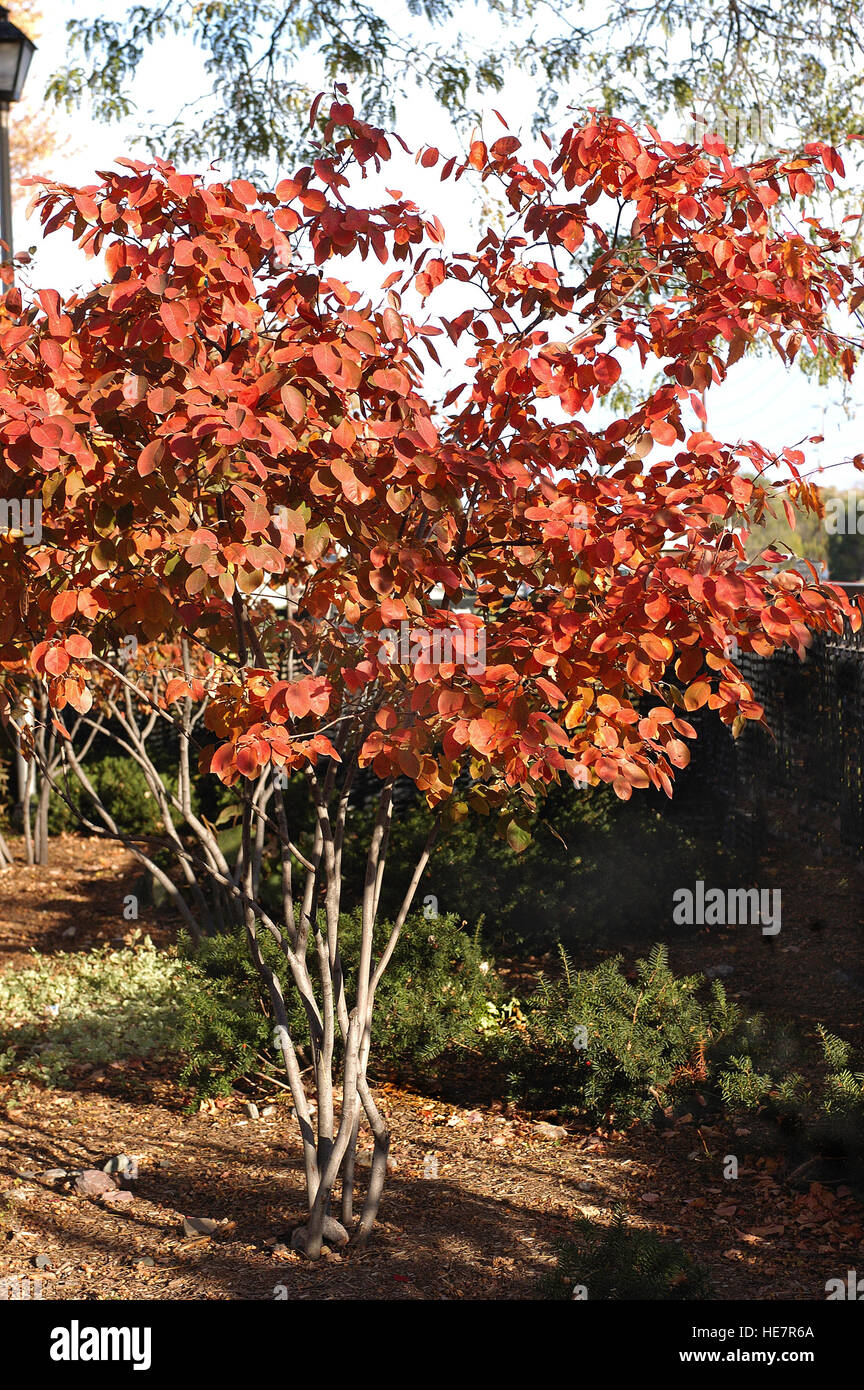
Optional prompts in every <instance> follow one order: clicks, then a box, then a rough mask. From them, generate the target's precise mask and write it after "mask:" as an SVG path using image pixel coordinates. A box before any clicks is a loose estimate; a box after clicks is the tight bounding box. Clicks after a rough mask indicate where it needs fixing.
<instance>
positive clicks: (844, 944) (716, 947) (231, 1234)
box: [0, 837, 864, 1301]
mask: <svg viewBox="0 0 864 1390" xmlns="http://www.w3.org/2000/svg"><path fill="white" fill-rule="evenodd" d="M847 867H848V866H847ZM793 871H794V872H797V873H798V874H799V875H800V878H801V885H799V888H798V889H797V890H796V892H794V893H793V892H788V893H787V883H788V882H789V881H790V880H789V875H790V874H791V873H792V872H793ZM766 872H767V871H766ZM852 872H853V871H849V872H848V873H847V872H846V871H845V870H843V871H841V870H839V869H838V867H837V865H836V864H830V865H814V866H809V867H808V866H807V865H806V864H804V863H800V864H796V865H794V866H793V867H792V868H789V867H787V868H784V870H783V875H782V877H783V888H784V919H783V930H782V932H781V934H780V938H779V939H777V938H774V939H772V938H763V937H760V936H758V935H756V930H755V929H753V928H741V929H738V931H737V932H734V931H733V932H732V933H728V934H726V936H724V937H716V936H715V937H712V938H711V941H710V943H708V944H707V945H706V942H705V941H704V940H703V941H700V940H698V939H694V940H693V941H690V942H686V941H682V942H680V943H677V944H673V947H672V950H671V956H672V964H673V966H674V967H675V968H676V969H679V970H681V969H687V970H690V969H692V970H694V971H697V970H705V969H706V967H707V966H709V965H710V964H711V963H712V961H714V962H715V963H726V964H727V965H728V964H731V965H732V972H731V973H729V974H728V975H727V977H726V983H727V986H728V987H729V989H730V993H732V994H736V993H737V994H739V995H740V996H741V997H742V999H745V1002H746V1003H747V1004H748V1005H750V1004H752V1005H753V1006H754V1007H760V1008H772V1009H773V1008H775V1007H776V1008H777V1009H778V1010H779V1011H781V1012H783V1013H785V1014H787V1015H788V1014H789V1013H795V1014H797V1015H799V1016H800V1017H802V1018H804V1019H811V1018H812V1020H814V1021H815V1020H816V1019H822V1020H825V1021H826V1022H828V1023H829V1026H832V1027H834V1028H835V1029H836V1031H838V1032H842V1033H843V1034H844V1036H849V1037H850V1039H851V1038H853V1037H854V1036H855V1032H856V1030H859V1032H858V1037H859V1039H860V1027H861V1017H860V1015H861V1009H860V1003H861V990H860V989H859V987H858V984H857V983H856V982H857V980H858V978H859V976H858V972H859V971H860V969H861V966H860V940H861V921H860V888H859V886H858V885H859V882H860V880H859V879H858V878H857V877H850V874H851V873H852ZM844 874H845V877H846V880H847V881H846V883H845V884H844V883H842V881H841V880H842V879H843V878H844ZM136 876H137V870H136V867H135V865H134V863H133V861H132V860H131V859H130V857H129V856H128V855H127V854H126V853H125V851H123V850H120V849H118V848H116V847H113V846H110V845H107V844H103V843H101V842H100V843H98V844H93V843H92V842H90V843H88V842H82V841H80V840H77V839H74V838H72V837H64V838H61V839H60V840H58V841H56V842H54V844H53V845H52V857H51V867H50V868H49V869H47V870H46V869H28V868H26V867H24V866H23V865H19V864H16V865H15V866H13V868H11V869H9V870H7V871H5V872H4V873H3V874H2V875H0V942H2V945H0V952H2V954H0V969H15V968H19V967H20V966H21V965H23V964H24V963H26V960H27V956H28V952H29V951H30V950H31V949H33V948H36V949H39V950H40V951H48V950H58V949H59V950H70V949H71V950H80V949H85V950H86V949H88V948H89V947H90V946H92V945H95V944H99V943H101V942H104V941H119V940H120V939H122V938H124V936H126V935H127V934H128V932H129V931H130V927H131V924H127V923H124V921H123V918H122V901H123V897H124V896H125V894H126V893H128V892H130V891H134V888H131V887H130V881H131V880H133V879H134V878H135V877H136ZM805 887H806V891H807V893H809V895H810V906H809V907H808V906H807V905H806V903H805V902H804V898H803V893H804V889H805ZM832 894H833V895H834V896H833V897H832ZM787 898H788V902H789V907H788V916H787ZM793 904H795V906H794V907H793ZM815 904H818V912H817V911H816V907H815V906H814V905H815ZM817 919H818V921H819V922H821V923H822V925H821V926H818V927H815V928H814V927H813V925H812V923H813V921H814V920H817ZM134 925H135V926H137V927H139V928H142V927H143V928H144V929H145V930H147V931H149V932H150V934H151V936H153V937H154V939H155V940H160V939H162V940H164V939H167V938H168V937H169V935H170V930H169V927H170V924H168V925H166V924H165V922H164V921H162V922H160V921H159V920H157V919H156V918H155V917H153V919H152V920H150V921H148V920H147V915H146V912H145V913H144V914H142V920H139V921H138V922H137V923H136V924H134ZM70 928H74V932H70ZM748 933H749V934H748ZM769 942H771V943H772V944H770V945H769V944H768V943H769ZM781 943H782V944H781ZM712 953H713V954H712ZM838 972H839V973H838ZM781 1006H782V1008H781ZM133 1072H134V1069H133ZM131 1079H132V1080H133V1081H134V1083H135V1084H136V1085H137V1086H138V1087H139V1088H140V1091H141V1094H140V1096H137V1097H136V1096H133V1095H130V1093H129V1082H130V1076H129V1074H128V1073H123V1074H121V1071H120V1070H119V1069H118V1070H115V1071H112V1069H111V1068H110V1067H109V1068H108V1069H106V1071H105V1072H104V1073H101V1074H97V1076H96V1077H95V1078H93V1077H91V1078H88V1079H87V1080H86V1081H84V1082H82V1085H81V1087H80V1089H78V1090H77V1091H75V1092H70V1091H59V1090H47V1089H40V1088H39V1087H36V1086H30V1087H28V1088H26V1089H25V1090H23V1091H22V1090H21V1089H20V1087H16V1086H15V1085H14V1084H12V1083H7V1084H5V1085H3V1084H0V1145H2V1149H0V1277H3V1276H7V1275H13V1276H18V1277H28V1278H31V1279H32V1278H34V1277H41V1278H42V1280H43V1289H44V1295H45V1297H47V1298H54V1299H76V1298H83V1299H138V1298H145V1299H180V1300H184V1299H187V1300H204V1299H269V1298H273V1297H274V1296H275V1294H274V1291H275V1290H276V1289H277V1288H278V1287H280V1286H281V1288H282V1289H283V1290H284V1291H285V1293H286V1294H287V1297H288V1298H291V1299H320V1298H325V1299H351V1298H360V1299H457V1298H459V1299H466V1298H468V1299H496V1300H498V1299H504V1300H507V1299H524V1298H530V1297H534V1296H536V1295H537V1292H538V1285H539V1284H540V1281H541V1279H542V1278H543V1276H544V1275H548V1274H549V1273H550V1271H552V1270H553V1269H554V1251H555V1243H556V1241H557V1240H558V1239H560V1238H562V1237H566V1236H567V1234H568V1230H569V1229H570V1227H571V1223H572V1221H573V1219H574V1217H576V1216H577V1215H580V1214H582V1215H586V1216H588V1217H590V1218H592V1219H598V1220H605V1219H607V1218H608V1214H609V1211H610V1208H611V1207H612V1205H613V1204H614V1203H621V1204H622V1205H623V1206H624V1208H625V1209H626V1211H627V1212H628V1215H629V1217H630V1219H631V1221H632V1222H633V1223H634V1224H635V1225H639V1226H644V1227H647V1228H650V1229H652V1230H654V1231H655V1232H657V1233H658V1234H660V1235H662V1236H664V1237H666V1238H668V1239H672V1240H677V1241H680V1242H681V1244H682V1246H683V1247H684V1248H685V1249H686V1250H687V1252H688V1253H689V1254H690V1255H691V1256H692V1257H693V1258H694V1259H695V1260H697V1262H698V1263H699V1264H701V1265H702V1266H703V1267H704V1268H705V1269H706V1271H707V1273H708V1276H709V1278H710V1280H711V1284H712V1286H713V1296H714V1297H715V1298H717V1299H721V1300H722V1299H734V1298H747V1299H755V1300H769V1301H771V1300H778V1299H796V1300H811V1299H817V1300H821V1299H823V1298H824V1296H825V1281H826V1280H827V1279H829V1278H834V1277H837V1276H838V1275H839V1276H842V1277H845V1274H846V1271H847V1270H848V1269H854V1268H856V1266H858V1267H860V1261H861V1260H862V1259H864V1209H862V1207H861V1205H860V1204H859V1202H858V1200H857V1198H856V1195H855V1194H854V1193H853V1191H852V1190H850V1188H849V1187H848V1186H845V1185H844V1183H843V1181H842V1180H841V1181H837V1180H832V1179H831V1178H830V1177H827V1178H826V1177H825V1176H824V1174H820V1177H821V1181H819V1182H811V1183H809V1184H808V1183H807V1182H806V1181H800V1180H799V1181H795V1182H789V1181H788V1177H789V1169H790V1167H791V1166H792V1160H791V1159H788V1158H784V1157H783V1156H780V1155H776V1154H771V1153H767V1152H766V1151H765V1150H764V1149H760V1148H759V1147H758V1146H753V1145H752V1144H751V1139H752V1136H751V1135H750V1134H749V1133H748V1131H747V1129H746V1128H744V1127H740V1128H739V1129H737V1130H736V1129H735V1128H734V1127H733V1126H732V1124H731V1123H729V1124H727V1123H726V1122H725V1119H724V1121H723V1122H722V1123H719V1122H717V1121H716V1119H715V1120H714V1121H713V1122H712V1123H706V1121H705V1117H704V1116H700V1115H699V1114H693V1115H689V1116H683V1117H681V1118H679V1119H678V1120H675V1121H672V1120H671V1119H670V1120H668V1121H667V1122H666V1123H665V1125H662V1124H661V1127H660V1128H654V1127H651V1126H635V1127H633V1128H631V1129H629V1130H628V1131H626V1132H623V1133H621V1132H612V1133H607V1132H602V1131H597V1130H593V1131H592V1130H590V1129H588V1128H585V1127H579V1126H578V1125H568V1126H567V1127H566V1129H565V1132H564V1134H563V1137H557V1138H550V1137H548V1135H546V1134H544V1133H542V1132H539V1131H538V1130H537V1128H536V1125H537V1123H538V1118H539V1117H538V1116H536V1115H527V1114H522V1113H520V1112H518V1111H515V1110H513V1109H512V1108H507V1107H505V1106H503V1105H501V1104H492V1105H484V1106H483V1107H480V1108H470V1107H469V1106H468V1105H467V1104H465V1105H453V1104H451V1103H444V1102H442V1101H441V1100H438V1099H435V1098H434V1097H433V1098H430V1097H428V1096H421V1095H416V1094H413V1093H412V1092H410V1091H408V1090H405V1089H400V1088H397V1087H396V1086H393V1085H385V1086H381V1087H378V1088H377V1090H378V1094H379V1097H380V1101H381V1105H382V1108H383V1109H384V1111H385V1113H386V1114H387V1116H388V1118H389V1121H390V1124H391V1128H392V1131H393V1135H394V1142H393V1149H392V1153H393V1157H394V1160H395V1162H394V1168H393V1172H392V1173H391V1175H390V1179H389V1184H388V1189H387V1192H386V1194H385V1200H384V1204H383V1207H382V1219H381V1222H380V1225H379V1227H378V1229H377V1232H376V1234H375V1237H374V1239H373V1241H372V1242H371V1243H370V1245H369V1247H368V1248H367V1249H366V1250H365V1251H353V1250H351V1249H348V1250H346V1251H341V1252H331V1253H330V1254H329V1256H328V1258H326V1259H325V1260H322V1261H320V1262H319V1263H318V1264H315V1265H311V1264H309V1263H307V1262H306V1261H305V1260H304V1259H303V1258H302V1257H301V1256H300V1255H298V1254H295V1253H292V1252H291V1251H290V1249H286V1248H285V1247H288V1246H290V1233H291V1231H292V1229H293V1227H294V1226H296V1225H298V1224H300V1223H301V1221H302V1215H303V1204H302V1181H301V1179H302V1174H301V1168H300V1149H299V1143H298V1139H297V1134H296V1128H295V1126H294V1124H293V1120H292V1108H291V1105H290V1102H289V1101H288V1100H287V1099H286V1098H285V1097H284V1096H282V1095H277V1096H272V1097H261V1098H260V1099H259V1100H258V1105H259V1108H263V1107H264V1105H265V1102H266V1101H269V1102H270V1103H271V1104H272V1106H273V1110H272V1113H270V1114H268V1115H265V1116H262V1117H261V1118H259V1119H253V1118H249V1117H248V1116H247V1114H246V1113H245V1110H244V1107H243V1103H242V1101H241V1099H240V1098H237V1099H231V1100H229V1101H227V1102H226V1103H225V1104H220V1103H210V1105H209V1107H208V1108H207V1109H204V1110H202V1111H200V1112H199V1113H196V1114H189V1113H186V1112H185V1111H184V1108H183V1098H182V1097H180V1096H179V1095H178V1094H177V1093H176V1091H175V1089H174V1087H173V1086H172V1084H171V1078H170V1077H166V1076H165V1075H164V1074H159V1073H157V1074H154V1075H153V1076H148V1075H146V1069H143V1071H142V1072H140V1073H137V1074H134V1075H133V1076H132V1078H131ZM550 1118H552V1119H554V1118H555V1117H554V1116H553V1117H549V1116H547V1117H546V1119H547V1120H548V1119H550ZM121 1152H122V1153H127V1154H129V1155H130V1156H132V1157H134V1158H136V1159H137V1161H138V1164H139V1178H138V1181H137V1182H136V1183H134V1184H133V1185H132V1187H131V1188H130V1189H129V1191H130V1193H131V1197H130V1198H128V1199H127V1198H125V1197H124V1198H121V1201H120V1202H119V1203H118V1202H117V1201H113V1202H112V1201H111V1199H110V1194H109V1199H108V1200H105V1199H94V1198H89V1197H84V1196H78V1195H75V1194H74V1192H73V1191H72V1189H71V1187H70V1184H69V1183H68V1181H67V1180H65V1179H62V1178H61V1179H54V1180H51V1179H49V1178H47V1177H46V1176H45V1174H46V1172H47V1171H48V1170H51V1169H66V1170H70V1171H71V1170H74V1169H81V1168H86V1167H90V1166H101V1164H102V1163H103V1162H104V1161H105V1159H107V1158H108V1157H110V1156H111V1155H112V1154H118V1153H121ZM728 1154H736V1155H738V1156H739V1162H740V1169H739V1177H738V1179H737V1181H735V1182H730V1181H724V1178H723V1159H724V1156H725V1155H728ZM430 1156H435V1157H437V1176H435V1177H428V1176H424V1173H426V1172H428V1171H429V1160H430ZM361 1171H362V1170H361ZM361 1195H362V1185H361ZM121 1203H122V1204H121ZM184 1216H187V1217H190V1216H197V1217H210V1218H213V1219H215V1220H217V1221H219V1222H220V1225H219V1226H218V1228H217V1230H216V1232H215V1233H214V1235H213V1236H212V1237H210V1238H204V1239H190V1238H187V1237H184V1235H183V1233H182V1219H183V1217H184ZM40 1257H43V1258H42V1259H41V1261H40V1263H41V1264H43V1265H44V1264H45V1259H46V1258H47V1261H48V1266H49V1267H47V1268H41V1269H37V1260H39V1259H40Z"/></svg>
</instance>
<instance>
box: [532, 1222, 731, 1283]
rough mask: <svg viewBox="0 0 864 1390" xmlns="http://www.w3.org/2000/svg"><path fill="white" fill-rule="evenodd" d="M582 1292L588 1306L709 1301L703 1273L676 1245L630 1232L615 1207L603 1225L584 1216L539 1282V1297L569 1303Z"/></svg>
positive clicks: (643, 1234) (655, 1237) (560, 1246)
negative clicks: (555, 1263)
mask: <svg viewBox="0 0 864 1390" xmlns="http://www.w3.org/2000/svg"><path fill="white" fill-rule="evenodd" d="M581 1288H584V1289H585V1291H586V1292H585V1294H583V1295H582V1297H585V1296H586V1295H587V1299H588V1301H589V1302H592V1301H594V1302H596V1301H597V1300H610V1301H616V1302H617V1301H621V1300H625V1299H632V1300H637V1299H638V1300H643V1299H649V1300H659V1299H668V1300H675V1301H680V1300H685V1299H704V1298H707V1297H709V1296H710V1295H709V1286H708V1281H707V1278H706V1275H705V1273H704V1272H703V1271H702V1270H701V1269H699V1268H698V1267H697V1266H696V1265H694V1264H693V1263H692V1262H691V1260H690V1259H689V1258H688V1256H687V1255H686V1254H685V1253H684V1251H683V1250H682V1249H681V1247H680V1246H678V1245H675V1244H673V1242H672V1241H668V1240H661V1239H660V1237H659V1236H656V1235H655V1234H654V1233H653V1231H643V1230H636V1229H634V1228H632V1227H631V1226H629V1225H628V1224H627V1219H626V1217H625V1215H624V1212H623V1210H622V1209H621V1208H620V1207H616V1208H614V1209H613V1215H612V1221H611V1223H610V1224H609V1225H608V1226H606V1225H601V1224H600V1223H598V1222H596V1221H590V1220H589V1219H588V1218H587V1217H583V1218H582V1219H581V1220H579V1221H577V1222H576V1226H575V1235H574V1238H573V1239H572V1240H567V1241H562V1242H561V1243H560V1244H559V1247H558V1272H557V1275H556V1276H553V1277H552V1278H548V1277H547V1279H546V1280H544V1284H543V1292H544V1294H545V1296H546V1297H547V1298H553V1299H565V1298H567V1299H572V1298H573V1297H574V1290H575V1289H581Z"/></svg>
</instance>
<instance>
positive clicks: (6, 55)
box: [0, 39, 29, 101]
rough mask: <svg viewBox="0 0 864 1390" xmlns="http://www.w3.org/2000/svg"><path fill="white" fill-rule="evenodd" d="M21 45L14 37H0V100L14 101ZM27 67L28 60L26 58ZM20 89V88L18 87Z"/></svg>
mask: <svg viewBox="0 0 864 1390" xmlns="http://www.w3.org/2000/svg"><path fill="white" fill-rule="evenodd" d="M20 56H21V45H20V44H19V43H16V42H15V40H14V39H0V101H15V100H16V99H17V98H16V96H15V89H16V87H17V86H18V83H17V80H16V79H17V77H18V60H19V58H20ZM27 65H28V67H29V60H28V64H27ZM19 90H20V89H19Z"/></svg>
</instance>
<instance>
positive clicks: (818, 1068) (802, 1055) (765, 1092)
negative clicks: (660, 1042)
mask: <svg viewBox="0 0 864 1390" xmlns="http://www.w3.org/2000/svg"><path fill="white" fill-rule="evenodd" d="M818 1033H819V1053H818V1056H817V1057H816V1058H815V1059H814V1058H813V1057H812V1056H811V1057H809V1058H808V1057H807V1054H806V1049H805V1047H804V1045H803V1043H802V1042H801V1041H800V1040H795V1042H794V1044H793V1042H792V1038H793V1036H794V1035H793V1033H792V1030H791V1028H790V1027H789V1025H777V1024H774V1023H769V1022H768V1021H767V1020H766V1019H764V1018H763V1017H762V1016H757V1017H756V1018H754V1019H749V1020H747V1023H746V1025H744V1027H742V1028H741V1029H740V1030H738V1032H737V1033H736V1034H735V1035H734V1036H733V1038H732V1040H731V1048H724V1049H723V1050H722V1052H721V1053H720V1055H719V1056H717V1057H715V1058H712V1059H711V1072H712V1080H713V1082H714V1085H715V1087H716V1090H717V1091H718V1092H719V1097H720V1099H721V1101H722V1104H723V1105H724V1106H725V1108H726V1109H727V1110H729V1111H730V1112H732V1113H733V1114H734V1113H735V1112H740V1111H745V1112H746V1111H758V1112H760V1113H761V1114H762V1115H763V1116H764V1117H765V1118H767V1119H770V1120H775V1121H777V1122H778V1123H779V1124H781V1125H783V1126H784V1127H785V1128H786V1129H787V1130H789V1131H791V1132H792V1133H794V1134H797V1135H799V1136H803V1138H804V1140H805V1141H806V1142H807V1143H808V1144H809V1145H810V1146H811V1147H815V1148H816V1149H819V1150H822V1151H824V1152H829V1153H830V1152H835V1153H838V1152H839V1153H849V1154H857V1155H859V1156H860V1155H861V1153H862V1152H864V1072H862V1071H859V1070H856V1069H855V1068H854V1065H853V1063H852V1059H851V1049H850V1047H849V1044H848V1043H846V1042H844V1041H843V1039H842V1038H838V1037H836V1036H835V1035H834V1034H833V1033H829V1032H828V1030H827V1029H826V1028H825V1027H823V1025H822V1024H819V1026H818ZM793 1047H794V1056H795V1057H796V1058H797V1059H799V1060H802V1061H804V1062H809V1063H810V1065H809V1068H808V1070H809V1073H810V1075H811V1080H810V1081H809V1082H808V1081H806V1080H805V1077H804V1076H803V1075H802V1073H801V1072H800V1071H790V1070H788V1058H789V1056H790V1054H792V1053H793ZM811 1052H812V1049H811ZM727 1053H728V1054H729V1055H727Z"/></svg>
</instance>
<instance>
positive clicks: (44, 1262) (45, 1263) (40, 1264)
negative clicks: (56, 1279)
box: [33, 1255, 54, 1269]
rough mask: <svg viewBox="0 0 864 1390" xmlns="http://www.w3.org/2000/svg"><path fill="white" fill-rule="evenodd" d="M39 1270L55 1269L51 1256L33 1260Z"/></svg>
mask: <svg viewBox="0 0 864 1390" xmlns="http://www.w3.org/2000/svg"><path fill="white" fill-rule="evenodd" d="M33 1263H34V1265H35V1266H36V1268H37V1269H53V1268H54V1265H53V1262H52V1260H51V1256H50V1255H37V1256H36V1257H35V1259H34V1260H33Z"/></svg>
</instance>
